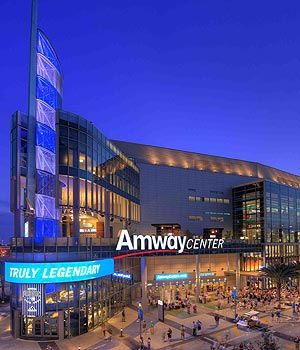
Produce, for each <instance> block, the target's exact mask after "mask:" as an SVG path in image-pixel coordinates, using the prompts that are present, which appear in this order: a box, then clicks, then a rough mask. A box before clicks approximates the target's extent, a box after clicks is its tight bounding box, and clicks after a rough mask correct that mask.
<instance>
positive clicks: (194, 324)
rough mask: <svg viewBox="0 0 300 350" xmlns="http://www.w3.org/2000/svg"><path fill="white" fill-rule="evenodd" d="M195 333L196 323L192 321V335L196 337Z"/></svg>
mask: <svg viewBox="0 0 300 350" xmlns="http://www.w3.org/2000/svg"><path fill="white" fill-rule="evenodd" d="M196 335H197V325H196V323H195V322H194V321H193V336H194V337H196Z"/></svg>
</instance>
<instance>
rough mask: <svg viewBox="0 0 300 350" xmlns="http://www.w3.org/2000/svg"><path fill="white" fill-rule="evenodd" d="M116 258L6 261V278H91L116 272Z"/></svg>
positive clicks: (54, 280)
mask: <svg viewBox="0 0 300 350" xmlns="http://www.w3.org/2000/svg"><path fill="white" fill-rule="evenodd" d="M114 267H115V266H114V260H113V259H104V260H93V261H78V262H55V263H19V262H6V263H5V280H6V281H7V282H12V283H62V282H77V281H84V280H91V279H95V278H99V277H103V276H107V275H111V274H113V273H114Z"/></svg>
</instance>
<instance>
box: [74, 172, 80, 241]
mask: <svg viewBox="0 0 300 350" xmlns="http://www.w3.org/2000/svg"><path fill="white" fill-rule="evenodd" d="M79 185H80V180H79V179H78V178H76V177H75V178H74V180H73V203H74V206H73V237H79V236H80V224H79V207H80V190H79Z"/></svg>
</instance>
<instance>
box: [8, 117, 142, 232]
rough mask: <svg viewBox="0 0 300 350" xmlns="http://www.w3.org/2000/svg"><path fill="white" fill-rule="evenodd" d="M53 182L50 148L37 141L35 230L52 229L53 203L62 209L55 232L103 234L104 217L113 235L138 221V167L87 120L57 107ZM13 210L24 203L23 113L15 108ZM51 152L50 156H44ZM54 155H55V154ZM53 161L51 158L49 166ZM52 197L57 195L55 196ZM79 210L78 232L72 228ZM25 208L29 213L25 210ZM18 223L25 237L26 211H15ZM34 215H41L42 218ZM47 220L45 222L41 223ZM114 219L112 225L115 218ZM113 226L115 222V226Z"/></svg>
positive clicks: (23, 205) (25, 118)
mask: <svg viewBox="0 0 300 350" xmlns="http://www.w3.org/2000/svg"><path fill="white" fill-rule="evenodd" d="M57 118H58V123H57V133H58V147H57V148H58V156H57V163H58V164H57V167H58V173H59V177H58V178H59V181H58V183H57V182H56V180H55V177H54V176H52V174H51V170H49V171H46V170H47V169H48V168H49V167H50V168H51V167H53V165H51V162H52V152H51V151H47V152H45V150H42V151H41V152H42V154H40V150H39V146H37V147H36V156H37V165H38V164H39V163H42V164H43V169H44V170H41V169H40V168H38V169H37V180H36V191H37V194H38V196H37V197H36V204H37V205H36V213H37V215H39V217H38V218H37V219H36V224H35V225H36V227H37V228H38V229H39V232H41V233H44V232H45V231H47V230H48V231H49V232H50V231H51V230H56V229H57V226H56V225H55V223H54V225H53V227H49V225H51V219H55V215H56V213H57V210H56V205H57V204H58V207H59V208H60V209H61V214H59V219H60V221H61V225H60V236H73V235H74V234H77V235H78V234H81V235H84V236H87V237H103V236H105V234H104V231H105V221H106V222H107V224H106V225H107V226H108V229H109V230H110V231H109V233H108V234H106V236H109V237H111V236H113V235H114V234H115V233H116V232H117V230H118V229H120V228H121V227H122V226H123V225H130V224H131V223H135V222H139V221H140V204H139V195H140V193H139V185H140V184H139V169H138V167H137V166H136V165H135V163H134V162H132V161H131V160H130V159H128V158H127V157H126V156H125V155H124V154H123V153H122V152H120V151H119V150H118V149H117V148H116V147H115V146H114V145H113V144H112V143H111V142H110V141H109V140H108V139H107V138H106V137H105V136H104V135H103V134H102V133H101V132H100V131H99V130H98V129H97V128H96V127H95V126H94V125H93V124H92V123H90V122H88V121H87V120H85V119H84V118H82V117H80V116H78V115H75V114H71V113H68V112H63V111H58V112H57ZM11 147H12V151H11V154H12V160H11V179H12V181H13V185H12V193H11V195H12V199H13V198H15V197H16V196H20V198H18V200H14V201H12V202H11V205H12V211H14V212H17V211H16V209H25V208H26V201H25V200H24V198H25V193H26V175H27V173H26V170H27V117H26V116H24V115H21V114H20V113H16V114H15V115H14V116H13V119H12V129H11ZM49 158H50V161H49ZM54 159H55V158H54ZM55 167H56V165H55V164H54V169H55ZM54 198H57V202H56V201H55V199H54ZM76 210H77V212H78V218H77V220H79V223H78V228H77V230H78V231H79V233H78V232H77V233H76V232H74V231H75V230H76V228H75V229H74V220H76V215H75V214H76V213H75V212H76ZM29 214H30V213H29ZM16 215H20V222H21V224H20V225H21V228H20V233H19V234H17V235H16V236H21V237H26V236H27V233H26V232H25V231H26V229H25V226H26V225H25V223H26V221H28V220H29V218H30V215H27V212H26V211H25V212H24V211H19V212H17V214H16ZM39 218H44V219H45V220H42V222H41V220H40V219H39ZM45 222H46V223H48V226H47V225H45ZM117 222H118V223H119V225H117V224H116V223H117ZM114 226H115V227H114Z"/></svg>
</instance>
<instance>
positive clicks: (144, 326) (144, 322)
mask: <svg viewBox="0 0 300 350" xmlns="http://www.w3.org/2000/svg"><path fill="white" fill-rule="evenodd" d="M146 328H147V323H146V321H145V320H144V321H143V333H145V332H146Z"/></svg>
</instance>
